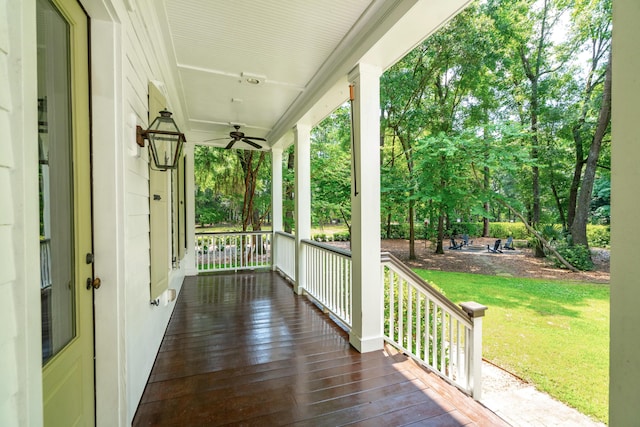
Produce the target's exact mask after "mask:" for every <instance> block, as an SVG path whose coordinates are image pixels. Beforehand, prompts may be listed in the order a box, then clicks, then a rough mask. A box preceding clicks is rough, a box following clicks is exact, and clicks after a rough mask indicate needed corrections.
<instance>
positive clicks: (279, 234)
mask: <svg viewBox="0 0 640 427" xmlns="http://www.w3.org/2000/svg"><path fill="white" fill-rule="evenodd" d="M273 234H275V235H278V236H282V237H286V238H287V239H292V240H293V239H295V238H296V236H295V235H293V234H291V233H286V232H284V231H274V232H273Z"/></svg>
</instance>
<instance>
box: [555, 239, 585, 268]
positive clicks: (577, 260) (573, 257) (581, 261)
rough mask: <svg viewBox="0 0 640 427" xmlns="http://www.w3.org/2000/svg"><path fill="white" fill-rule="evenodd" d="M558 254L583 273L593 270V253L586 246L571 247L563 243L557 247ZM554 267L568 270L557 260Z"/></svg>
mask: <svg viewBox="0 0 640 427" xmlns="http://www.w3.org/2000/svg"><path fill="white" fill-rule="evenodd" d="M556 250H557V251H558V253H559V254H560V255H561V256H562V258H564V259H565V260H566V261H567V262H568V263H569V264H571V265H572V266H574V267H575V268H577V269H578V270H581V271H591V270H593V261H591V252H589V248H587V247H586V246H584V245H569V244H568V243H566V242H564V241H563V242H561V243H559V244H558V245H557V246H556ZM554 265H555V266H556V267H558V268H566V267H565V266H564V265H563V264H562V263H561V262H560V261H559V260H558V259H557V258H554Z"/></svg>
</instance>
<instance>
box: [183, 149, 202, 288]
mask: <svg viewBox="0 0 640 427" xmlns="http://www.w3.org/2000/svg"><path fill="white" fill-rule="evenodd" d="M183 150H184V155H185V160H186V162H185V163H186V165H185V176H186V182H185V184H186V185H185V187H186V188H185V195H184V198H185V203H186V204H187V212H186V215H185V216H186V218H185V219H186V222H187V224H186V225H187V232H186V234H187V235H186V236H185V238H186V242H187V251H186V253H185V255H184V261H183V263H184V266H185V267H184V274H185V275H186V276H197V275H198V269H197V268H196V256H197V255H196V250H195V247H196V200H195V196H194V195H195V190H196V179H195V173H194V172H195V163H194V161H195V159H194V152H195V146H194V145H193V144H189V143H187V144H185V145H184V146H183Z"/></svg>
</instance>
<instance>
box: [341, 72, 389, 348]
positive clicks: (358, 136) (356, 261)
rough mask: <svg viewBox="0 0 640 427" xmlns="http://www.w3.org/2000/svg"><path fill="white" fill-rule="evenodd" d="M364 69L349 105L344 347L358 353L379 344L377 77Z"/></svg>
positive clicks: (353, 77) (355, 76)
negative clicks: (347, 326)
mask: <svg viewBox="0 0 640 427" xmlns="http://www.w3.org/2000/svg"><path fill="white" fill-rule="evenodd" d="M381 73H382V70H381V69H380V68H379V67H377V66H373V65H369V64H358V65H357V66H356V67H355V68H354V69H353V70H352V71H351V72H350V73H349V82H350V84H352V85H353V86H354V91H353V93H354V99H353V101H352V109H353V111H352V117H353V129H352V132H353V147H352V153H351V157H352V163H351V168H352V169H351V253H352V262H353V270H352V275H353V307H352V309H353V315H352V328H351V332H350V335H349V342H350V343H351V345H353V346H354V347H355V348H356V349H357V350H358V351H360V352H362V353H366V352H369V351H375V350H380V349H382V348H383V345H384V338H383V330H382V322H383V295H382V294H383V291H384V289H383V283H382V280H381V278H380V268H381V265H380V117H379V116H380V74H381Z"/></svg>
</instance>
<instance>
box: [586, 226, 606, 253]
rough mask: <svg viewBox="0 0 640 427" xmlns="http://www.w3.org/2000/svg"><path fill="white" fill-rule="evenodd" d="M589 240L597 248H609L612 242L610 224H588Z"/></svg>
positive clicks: (590, 244)
mask: <svg viewBox="0 0 640 427" xmlns="http://www.w3.org/2000/svg"><path fill="white" fill-rule="evenodd" d="M587 241H588V242H589V246H592V247H595V248H608V247H609V245H610V244H611V228H610V227H609V226H608V225H593V224H587Z"/></svg>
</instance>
